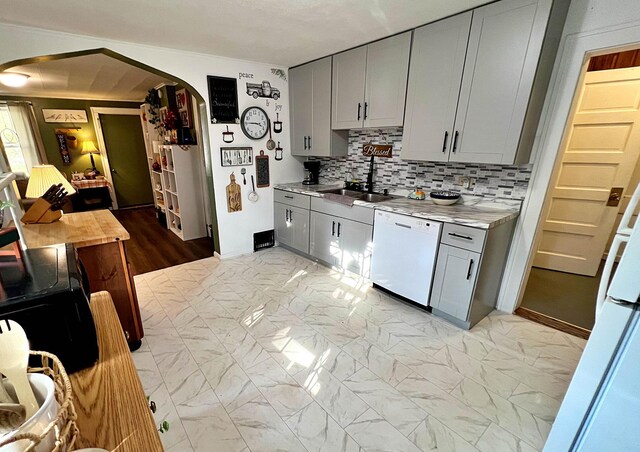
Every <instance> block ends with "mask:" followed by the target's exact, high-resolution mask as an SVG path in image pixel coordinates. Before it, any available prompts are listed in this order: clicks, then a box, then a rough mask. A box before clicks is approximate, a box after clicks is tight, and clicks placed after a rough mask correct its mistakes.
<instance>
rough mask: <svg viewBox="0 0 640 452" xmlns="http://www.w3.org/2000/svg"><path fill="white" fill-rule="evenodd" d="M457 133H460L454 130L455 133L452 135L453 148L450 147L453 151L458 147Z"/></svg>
mask: <svg viewBox="0 0 640 452" xmlns="http://www.w3.org/2000/svg"><path fill="white" fill-rule="evenodd" d="M458 135H460V132H458V131H457V130H456V134H455V135H454V136H453V148H452V149H451V152H453V153H455V152H456V148H457V147H458Z"/></svg>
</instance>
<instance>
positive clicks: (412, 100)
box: [401, 12, 472, 162]
mask: <svg viewBox="0 0 640 452" xmlns="http://www.w3.org/2000/svg"><path fill="white" fill-rule="evenodd" d="M471 15H472V13H471V12H467V13H464V14H459V15H457V16H453V17H451V18H449V19H445V20H441V21H440V22H435V23H433V24H429V25H425V26H424V27H421V28H418V29H417V30H416V31H415V32H414V33H413V45H412V48H411V65H410V70H409V86H408V88H407V106H406V110H405V117H404V131H403V134H402V153H401V157H402V158H403V159H405V160H427V161H431V162H446V161H448V160H449V152H450V150H451V143H452V139H453V124H454V121H455V117H456V107H457V106H458V95H459V94H460V84H461V83H462V70H463V68H464V57H465V54H466V51H467V41H468V39H469V28H470V27H471Z"/></svg>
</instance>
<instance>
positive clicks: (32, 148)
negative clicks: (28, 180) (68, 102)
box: [0, 102, 47, 177]
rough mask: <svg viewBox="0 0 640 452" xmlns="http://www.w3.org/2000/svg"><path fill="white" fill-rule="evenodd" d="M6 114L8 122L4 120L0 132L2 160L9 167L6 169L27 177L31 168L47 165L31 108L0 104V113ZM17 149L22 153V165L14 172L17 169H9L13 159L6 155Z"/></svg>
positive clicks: (22, 104) (26, 105) (16, 103)
mask: <svg viewBox="0 0 640 452" xmlns="http://www.w3.org/2000/svg"><path fill="white" fill-rule="evenodd" d="M2 110H4V111H2ZM6 112H8V116H9V118H10V120H7V118H5V121H4V124H3V125H2V127H3V130H2V131H0V138H1V139H2V141H3V147H4V159H5V161H8V164H9V167H10V168H8V169H10V170H11V171H14V172H17V173H20V174H21V175H22V176H24V177H29V174H30V173H31V168H32V167H33V166H34V165H40V164H43V163H47V157H46V154H45V151H44V145H43V143H42V138H41V136H40V129H38V124H37V122H36V117H35V113H34V111H33V106H32V105H31V103H29V102H4V103H0V113H2V114H6ZM18 149H19V150H20V151H21V153H22V158H23V160H24V165H22V164H21V165H20V169H19V170H18V171H16V170H17V168H11V166H12V165H11V163H12V160H13V161H14V162H15V158H14V159H12V158H10V156H9V158H8V155H7V153H8V152H10V150H13V151H14V152H15V151H16V150H18ZM21 163H22V162H21ZM25 167H26V174H23V173H25Z"/></svg>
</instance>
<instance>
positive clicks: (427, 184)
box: [311, 127, 532, 200]
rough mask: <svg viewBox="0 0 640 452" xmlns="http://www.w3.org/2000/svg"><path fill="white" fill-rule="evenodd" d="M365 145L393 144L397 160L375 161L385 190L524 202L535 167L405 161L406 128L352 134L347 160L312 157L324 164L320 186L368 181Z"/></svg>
mask: <svg viewBox="0 0 640 452" xmlns="http://www.w3.org/2000/svg"><path fill="white" fill-rule="evenodd" d="M364 143H375V144H393V157H391V158H377V159H376V160H375V166H374V168H375V171H374V178H373V181H374V184H375V188H376V190H379V189H382V188H389V189H392V190H393V189H395V190H399V189H406V190H413V189H414V188H415V187H421V188H423V189H426V190H436V189H444V190H455V191H458V192H460V193H462V194H467V195H476V196H488V197H499V198H511V199H520V200H521V199H524V197H525V194H526V192H527V186H528V185H529V179H530V177H531V169H532V165H530V164H529V165H488V164H476V163H438V162H418V161H412V160H402V159H401V158H400V150H401V149H402V128H401V127H398V128H386V129H364V130H350V131H349V150H348V152H347V156H345V157H311V159H313V160H320V161H321V162H322V163H321V170H320V182H322V183H326V182H336V181H342V180H345V179H346V178H347V177H348V176H347V175H348V174H349V173H351V174H352V175H353V177H355V178H359V179H362V180H363V181H365V180H366V178H367V172H368V171H369V161H370V159H369V157H365V156H363V155H362V145H363V144H364ZM459 177H469V178H473V179H475V186H473V187H472V188H470V189H467V188H464V187H463V186H462V185H461V184H460V183H458V180H457V179H458V178H459Z"/></svg>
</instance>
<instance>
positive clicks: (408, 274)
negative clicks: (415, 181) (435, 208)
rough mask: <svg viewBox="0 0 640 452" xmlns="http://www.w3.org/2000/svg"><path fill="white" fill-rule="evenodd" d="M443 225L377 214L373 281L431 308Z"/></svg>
mask: <svg viewBox="0 0 640 452" xmlns="http://www.w3.org/2000/svg"><path fill="white" fill-rule="evenodd" d="M441 229H442V223H440V222H438V221H431V220H425V219H423V218H416V217H410V216H407V215H399V214H396V213H391V212H385V211H381V210H376V214H375V221H374V223H373V254H372V256H371V280H372V281H373V282H374V283H375V284H376V285H378V286H380V287H382V288H384V289H386V290H388V291H391V292H393V293H395V294H398V295H401V296H403V297H405V298H408V299H409V300H411V301H414V302H416V303H420V304H421V305H424V306H427V305H428V304H429V293H430V292H431V281H432V279H433V271H434V268H435V263H436V254H437V252H438V243H439V242H440V230H441Z"/></svg>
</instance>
